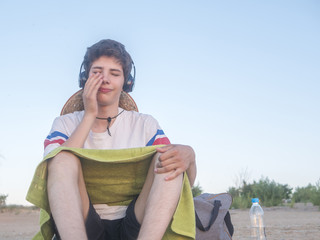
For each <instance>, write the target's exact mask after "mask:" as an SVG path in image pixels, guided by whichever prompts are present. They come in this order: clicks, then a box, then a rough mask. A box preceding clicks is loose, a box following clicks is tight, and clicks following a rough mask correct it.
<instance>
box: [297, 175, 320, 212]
mask: <svg viewBox="0 0 320 240" xmlns="http://www.w3.org/2000/svg"><path fill="white" fill-rule="evenodd" d="M292 200H293V201H294V202H303V203H307V202H311V203H313V205H316V206H320V179H319V180H318V182H317V183H316V184H315V185H312V184H310V183H309V185H308V186H306V187H298V188H296V190H295V192H294V194H293V196H292Z"/></svg>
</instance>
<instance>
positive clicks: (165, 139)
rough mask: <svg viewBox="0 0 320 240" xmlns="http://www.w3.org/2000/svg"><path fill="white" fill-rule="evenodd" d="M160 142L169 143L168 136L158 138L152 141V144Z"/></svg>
mask: <svg viewBox="0 0 320 240" xmlns="http://www.w3.org/2000/svg"><path fill="white" fill-rule="evenodd" d="M162 144H164V145H168V144H170V141H169V138H167V137H164V138H158V139H156V140H155V141H154V142H153V144H152V145H162Z"/></svg>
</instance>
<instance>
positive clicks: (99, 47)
mask: <svg viewBox="0 0 320 240" xmlns="http://www.w3.org/2000/svg"><path fill="white" fill-rule="evenodd" d="M102 56H107V57H114V58H115V59H116V60H118V61H119V63H120V64H121V66H122V69H123V74H124V79H125V80H126V79H128V78H129V75H130V73H131V69H132V59H131V56H130V54H129V53H128V52H127V51H126V49H125V46H124V45H123V44H121V43H119V42H117V41H114V40H111V39H104V40H101V41H99V42H97V43H95V44H93V45H92V46H91V47H88V48H87V52H86V54H85V56H84V59H83V67H84V70H85V72H86V75H87V76H86V77H87V78H88V75H89V71H90V68H91V66H92V63H93V62H94V61H95V60H97V59H98V58H100V57H102Z"/></svg>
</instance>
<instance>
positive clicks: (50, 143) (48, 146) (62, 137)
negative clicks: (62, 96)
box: [44, 117, 69, 156]
mask: <svg viewBox="0 0 320 240" xmlns="http://www.w3.org/2000/svg"><path fill="white" fill-rule="evenodd" d="M68 138H69V136H68V133H67V130H66V128H65V125H64V124H63V121H62V120H61V118H59V117H58V118H56V119H55V120H54V122H53V124H52V128H51V130H50V133H49V135H48V136H47V137H46V139H45V140H44V156H46V155H47V154H48V153H50V152H51V151H52V150H53V149H55V148H57V147H59V146H61V145H62V144H63V143H64V142H65V141H67V139H68Z"/></svg>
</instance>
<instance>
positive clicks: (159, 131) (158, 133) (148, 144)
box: [146, 129, 164, 146]
mask: <svg viewBox="0 0 320 240" xmlns="http://www.w3.org/2000/svg"><path fill="white" fill-rule="evenodd" d="M158 135H164V132H163V130H161V129H158V130H157V133H156V134H155V135H154V136H153V137H152V138H151V139H150V141H149V142H148V143H147V145H146V146H152V144H153V143H154V141H155V140H156V138H157V136H158Z"/></svg>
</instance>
